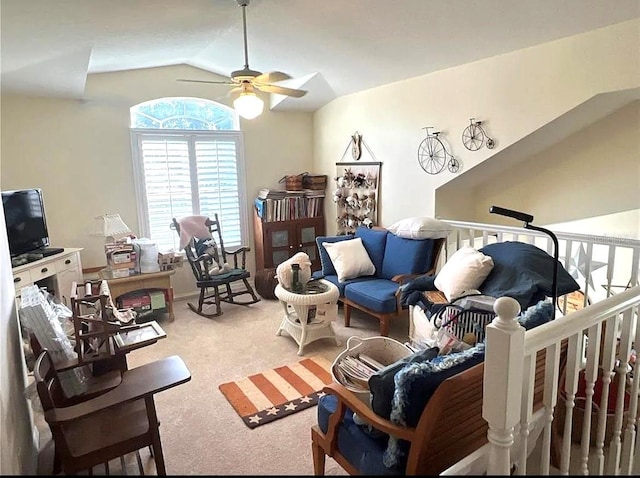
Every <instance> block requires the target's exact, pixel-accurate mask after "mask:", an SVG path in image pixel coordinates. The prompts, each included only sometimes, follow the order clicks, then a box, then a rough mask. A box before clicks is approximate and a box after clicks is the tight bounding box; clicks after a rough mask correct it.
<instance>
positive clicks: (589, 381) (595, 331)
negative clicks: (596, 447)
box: [580, 322, 602, 475]
mask: <svg viewBox="0 0 640 478" xmlns="http://www.w3.org/2000/svg"><path fill="white" fill-rule="evenodd" d="M601 332H602V322H598V323H597V324H596V325H594V326H593V327H590V328H589V332H588V337H589V342H588V344H587V365H586V367H585V374H584V379H585V403H584V417H583V420H582V440H581V442H580V462H581V463H580V472H581V473H582V474H583V475H588V474H589V446H590V442H591V411H592V410H593V393H594V387H595V383H596V378H597V377H598V358H599V355H600V336H601Z"/></svg>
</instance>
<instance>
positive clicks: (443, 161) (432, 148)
mask: <svg viewBox="0 0 640 478" xmlns="http://www.w3.org/2000/svg"><path fill="white" fill-rule="evenodd" d="M429 128H433V126H425V127H424V128H422V129H424V130H425V131H426V132H427V136H426V137H425V138H424V139H423V140H422V142H421V143H420V145H419V146H418V163H419V164H420V167H421V168H422V169H424V170H425V172H427V173H429V174H438V173H440V172H442V171H443V170H444V168H445V166H446V167H447V169H448V170H449V171H451V172H452V173H457V172H458V170H459V169H460V162H459V161H458V160H457V159H456V158H455V157H454V156H453V154H451V153H449V151H447V148H446V146H445V145H444V143H443V142H442V140H440V138H439V136H440V134H441V132H440V131H434V132H433V133H429Z"/></svg>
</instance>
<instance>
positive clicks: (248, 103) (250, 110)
mask: <svg viewBox="0 0 640 478" xmlns="http://www.w3.org/2000/svg"><path fill="white" fill-rule="evenodd" d="M233 107H234V108H235V110H236V111H237V112H238V114H239V115H240V116H242V117H243V118H245V119H254V118H257V117H258V116H260V115H261V114H262V110H263V108H264V101H262V100H261V99H260V98H258V97H257V96H256V94H255V93H254V92H253V91H247V90H245V91H243V92H242V93H240V96H238V97H237V98H236V99H235V100H234V101H233Z"/></svg>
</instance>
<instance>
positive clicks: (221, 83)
mask: <svg viewBox="0 0 640 478" xmlns="http://www.w3.org/2000/svg"><path fill="white" fill-rule="evenodd" d="M176 81H184V82H186V83H210V84H214V85H235V82H233V81H229V80H226V81H210V80H188V79H185V78H178V79H177V80H176Z"/></svg>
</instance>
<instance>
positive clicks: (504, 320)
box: [482, 297, 525, 475]
mask: <svg viewBox="0 0 640 478" xmlns="http://www.w3.org/2000/svg"><path fill="white" fill-rule="evenodd" d="M494 310H495V312H496V313H497V314H498V316H497V317H496V318H495V319H494V320H493V322H492V323H491V324H489V325H488V326H487V333H486V344H487V349H486V355H485V361H484V381H483V395H484V396H485V397H492V399H491V400H483V403H482V417H483V418H484V419H485V420H486V421H487V422H488V424H489V431H488V433H487V437H488V439H489V443H490V448H489V466H488V468H487V474H489V475H508V474H509V473H510V468H511V458H510V448H511V446H512V445H513V442H514V439H513V430H514V427H515V425H516V424H517V423H518V419H519V418H520V408H519V407H520V405H521V403H520V397H521V394H522V369H523V354H524V333H525V330H524V328H523V327H521V326H520V324H518V321H517V319H516V317H517V315H518V314H519V313H520V305H519V304H518V302H517V301H516V300H514V299H512V298H511V297H500V298H499V299H498V300H496V303H495V305H494Z"/></svg>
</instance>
